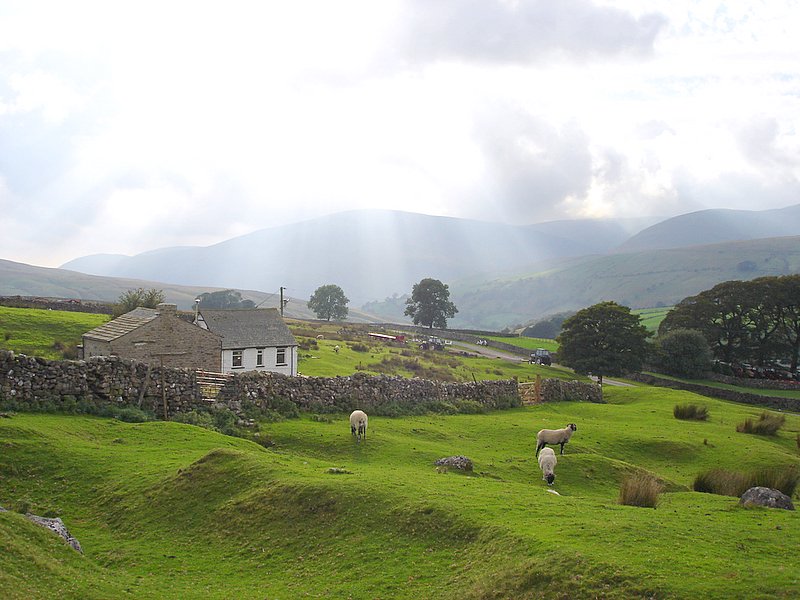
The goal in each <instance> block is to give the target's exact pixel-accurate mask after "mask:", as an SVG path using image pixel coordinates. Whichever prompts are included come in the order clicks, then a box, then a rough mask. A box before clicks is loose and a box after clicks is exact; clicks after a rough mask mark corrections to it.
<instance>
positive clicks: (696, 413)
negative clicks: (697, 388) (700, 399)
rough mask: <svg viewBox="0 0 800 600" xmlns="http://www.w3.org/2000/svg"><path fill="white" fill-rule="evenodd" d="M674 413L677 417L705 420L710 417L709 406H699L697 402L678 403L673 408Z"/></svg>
mask: <svg viewBox="0 0 800 600" xmlns="http://www.w3.org/2000/svg"><path fill="white" fill-rule="evenodd" d="M672 414H673V415H675V418H676V419H693V420H695V421H705V420H707V419H708V407H707V406H698V405H697V404H676V405H675V408H673V409H672Z"/></svg>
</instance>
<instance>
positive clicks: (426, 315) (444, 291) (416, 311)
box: [404, 278, 458, 329]
mask: <svg viewBox="0 0 800 600" xmlns="http://www.w3.org/2000/svg"><path fill="white" fill-rule="evenodd" d="M457 312H458V309H457V308H456V305H455V304H453V303H452V302H451V301H450V290H449V289H448V287H447V285H446V284H444V283H442V282H441V281H439V280H438V279H431V278H426V279H423V280H422V281H420V282H419V283H415V284H414V287H413V288H412V290H411V298H409V299H407V300H406V309H405V312H404V314H405V315H406V316H409V317H411V318H412V320H413V321H414V324H415V325H423V326H425V327H429V328H431V329H432V328H434V327H436V328H437V329H445V328H446V327H447V319H452V318H453V317H454V316H455V315H456V313H457Z"/></svg>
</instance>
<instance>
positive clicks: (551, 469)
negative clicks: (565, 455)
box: [539, 448, 558, 485]
mask: <svg viewBox="0 0 800 600" xmlns="http://www.w3.org/2000/svg"><path fill="white" fill-rule="evenodd" d="M556 463H558V460H556V453H555V452H554V451H553V449H552V448H543V449H542V451H541V452H540V453H539V468H540V469H541V470H542V479H544V480H545V481H546V482H547V485H553V482H554V481H555V480H556V473H555V468H556Z"/></svg>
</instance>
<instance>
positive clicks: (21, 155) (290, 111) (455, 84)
mask: <svg viewBox="0 0 800 600" xmlns="http://www.w3.org/2000/svg"><path fill="white" fill-rule="evenodd" d="M797 31H800V1H799V0H761V1H759V0H748V1H725V2H721V1H720V2H715V1H707V0H670V1H669V2H666V1H663V0H558V1H554V0H381V1H380V2H375V1H374V0H365V1H360V0H359V1H351V0H337V1H336V2H331V1H330V0H292V1H291V2H285V1H271V0H268V1H265V2H246V1H238V0H228V1H226V2H224V3H223V2H206V1H203V0H192V1H187V2H184V1H180V0H171V1H169V2H163V1H159V2H155V1H152V2H151V1H149V0H139V1H137V2H113V1H112V2H109V1H108V0H100V1H96V2H94V1H84V0H70V2H63V1H62V0H56V1H52V2H48V1H39V0H23V1H20V2H16V1H8V0H0V259H6V260H13V261H17V262H23V263H28V264H32V265H40V266H49V267H56V266H60V265H61V264H63V263H65V262H67V261H69V260H71V259H74V258H78V257H80V256H85V255H89V254H100V253H109V254H127V255H133V254H137V253H140V252H145V251H148V250H152V249H156V248H162V247H168V246H182V245H202V246H205V245H210V244H214V243H217V242H220V241H223V240H226V239H229V238H231V237H235V236H238V235H242V234H245V233H249V232H252V231H255V230H258V229H264V228H269V227H276V226H280V225H285V224H288V223H292V222H297V221H302V220H306V219H311V218H315V217H318V216H322V215H325V214H331V213H336V212H340V211H345V210H355V209H365V208H383V209H392V210H404V211H410V212H419V213H424V214H430V215H444V216H451V217H461V218H469V219H479V220H487V221H497V222H504V223H515V224H520V225H523V224H532V223H541V222H546V221H553V220H560V219H575V218H588V217H611V218H617V217H645V216H648V217H649V216H660V217H669V216H674V215H678V214H682V213H687V212H692V211H696V210H702V209H705V208H733V209H747V210H758V209H768V208H782V207H785V206H789V205H793V204H798V203H800V137H799V136H800V133H799V131H800V43H799V42H797V41H796V37H797Z"/></svg>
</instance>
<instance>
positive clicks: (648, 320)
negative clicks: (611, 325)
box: [631, 306, 673, 332]
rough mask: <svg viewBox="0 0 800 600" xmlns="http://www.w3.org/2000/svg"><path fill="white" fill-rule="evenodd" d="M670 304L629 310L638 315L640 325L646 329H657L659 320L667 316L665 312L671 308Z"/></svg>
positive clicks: (654, 330) (659, 323)
mask: <svg viewBox="0 0 800 600" xmlns="http://www.w3.org/2000/svg"><path fill="white" fill-rule="evenodd" d="M672 308H673V307H672V306H667V307H662V308H640V309H635V310H631V312H632V313H633V314H636V315H639V319H640V320H641V323H642V325H644V326H645V327H647V330H648V331H653V332H656V331H658V326H659V325H661V321H663V320H664V317H666V316H667V313H668V312H669V311H671V310H672Z"/></svg>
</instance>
